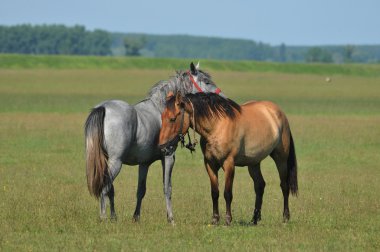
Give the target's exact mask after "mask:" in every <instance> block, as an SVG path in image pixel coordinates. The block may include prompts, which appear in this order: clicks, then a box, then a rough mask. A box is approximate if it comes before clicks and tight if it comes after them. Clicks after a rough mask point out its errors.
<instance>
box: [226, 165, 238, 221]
mask: <svg viewBox="0 0 380 252" xmlns="http://www.w3.org/2000/svg"><path fill="white" fill-rule="evenodd" d="M223 169H224V178H225V182H224V199H225V201H226V225H227V226H229V225H230V224H231V221H232V213H231V203H232V198H233V195H232V186H233V183H234V176H235V166H234V162H233V159H232V158H229V159H226V161H224V164H223Z"/></svg>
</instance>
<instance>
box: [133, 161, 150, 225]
mask: <svg viewBox="0 0 380 252" xmlns="http://www.w3.org/2000/svg"><path fill="white" fill-rule="evenodd" d="M148 170H149V165H139V181H138V185H137V193H136V198H137V202H136V208H135V212H134V214H133V221H135V222H137V221H139V220H140V210H141V203H142V200H143V198H144V196H145V192H146V178H147V175H148Z"/></svg>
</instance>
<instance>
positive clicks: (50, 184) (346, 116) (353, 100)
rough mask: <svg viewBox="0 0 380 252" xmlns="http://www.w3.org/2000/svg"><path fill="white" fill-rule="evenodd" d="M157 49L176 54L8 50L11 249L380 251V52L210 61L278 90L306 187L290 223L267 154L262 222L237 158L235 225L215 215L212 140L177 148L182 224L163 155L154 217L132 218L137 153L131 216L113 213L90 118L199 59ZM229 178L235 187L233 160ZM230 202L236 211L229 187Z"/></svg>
mask: <svg viewBox="0 0 380 252" xmlns="http://www.w3.org/2000/svg"><path fill="white" fill-rule="evenodd" d="M7 57H11V56H7ZM15 57H21V56H15ZM0 58H1V57H0ZM3 59H4V58H3ZM47 59H49V58H48V57H47ZM12 60H13V61H14V62H17V59H12ZM28 60H34V61H35V60H36V59H35V58H33V57H32V58H29V57H26V58H24V61H25V62H27V61H28ZM49 60H51V61H52V62H53V63H54V62H55V61H54V58H53V59H49ZM82 60H83V61H86V60H89V61H91V59H86V58H83V59H82ZM145 61H151V62H150V63H146V64H148V65H149V64H150V65H154V66H158V65H160V64H162V65H163V67H161V69H160V67H152V68H149V67H148V68H147V67H141V68H138V67H125V68H122V67H120V68H119V67H114V68H113V67H112V66H110V67H99V69H98V68H97V67H96V64H93V65H92V63H88V64H89V67H86V65H84V67H79V69H75V67H70V66H66V67H49V66H46V65H43V64H42V63H41V64H39V63H38V60H37V62H36V63H35V65H36V67H35V68H34V67H33V66H34V64H33V65H30V66H28V67H26V66H24V65H23V63H22V60H19V61H18V63H14V64H16V65H18V66H17V67H10V65H9V64H8V65H7V66H6V65H4V64H3V65H1V64H2V63H0V118H1V119H0V199H1V202H0V206H1V207H0V209H1V211H0V251H56V250H64V251H79V250H81V251H83V250H85V251H94V250H96V251H120V250H122V251H131V250H138V251H182V250H185V251H211V250H212V251H218V250H221V251H227V250H228V251H230V250H234V251H256V250H258V251H261V250H265V251H268V250H270V251H272V250H273V251H304V250H305V251H379V250H380V239H379V235H380V214H379V213H380V197H379V192H380V169H379V168H380V167H379V164H380V155H379V150H380V127H379V125H380V75H379V74H376V73H375V72H374V71H373V69H378V68H379V66H378V65H370V66H367V65H357V66H351V65H348V66H341V67H342V68H344V69H350V68H354V69H362V70H360V71H359V72H351V73H346V72H344V71H343V72H340V71H337V70H334V69H329V68H335V67H337V66H335V65H331V66H328V65H326V66H315V67H316V68H317V69H318V68H319V67H321V68H326V69H327V70H326V72H324V71H323V69H322V70H321V72H320V71H319V70H318V71H317V72H313V71H306V70H305V71H304V72H302V71H300V69H312V67H311V66H304V65H293V68H294V69H293V70H287V71H281V70H276V69H275V67H274V68H272V69H271V70H270V71H260V70H257V71H255V70H254V69H253V70H252V71H251V70H250V71H241V70H233V69H230V68H227V69H222V68H221V69H216V68H213V67H210V68H209V67H208V65H207V61H206V62H204V63H203V69H204V70H207V71H208V72H210V73H211V74H212V75H213V77H214V78H213V79H214V80H215V82H216V83H217V84H218V86H219V87H221V89H222V90H223V91H224V93H226V94H227V95H228V96H229V97H230V98H232V99H234V100H236V101H238V102H244V101H247V100H249V99H258V100H272V101H274V102H276V103H278V104H279V105H280V106H281V107H282V108H283V109H284V111H285V112H286V114H287V115H288V117H289V120H290V124H291V129H292V132H293V137H294V140H295V145H296V152H297V158H298V164H299V187H300V192H299V196H298V198H295V197H291V198H290V211H291V220H290V222H289V223H288V224H283V223H282V194H281V190H280V186H279V183H280V181H279V178H278V174H277V171H276V168H275V166H274V164H273V162H272V160H270V159H267V160H265V161H264V162H263V164H262V171H263V175H264V178H265V180H266V183H267V186H266V191H265V194H264V203H263V211H262V214H263V216H262V217H263V220H262V221H261V223H260V224H259V225H258V226H255V227H254V226H250V225H248V224H249V221H250V219H251V217H252V211H253V201H254V193H253V183H252V181H251V179H250V177H249V175H248V171H247V169H246V168H237V170H236V175H235V183H234V200H233V203H232V213H233V224H232V226H231V227H225V226H224V225H223V224H221V225H219V226H210V225H209V223H210V221H211V213H212V205H211V197H210V186H209V179H208V176H207V173H206V171H205V170H204V168H203V164H202V155H201V152H200V150H199V149H198V150H197V152H196V153H195V154H193V156H192V155H191V154H190V153H188V152H187V151H185V150H182V149H180V150H179V151H177V161H176V165H175V168H174V171H173V210H174V216H175V220H176V226H175V227H172V226H170V225H168V224H167V222H166V209H165V202H164V195H163V190H162V171H161V168H160V165H159V163H158V162H157V163H155V164H154V165H153V166H152V167H151V169H150V171H149V174H148V182H147V194H146V196H145V199H144V201H143V205H142V213H141V221H140V223H138V224H137V223H133V222H132V221H131V219H132V214H133V210H134V207H135V201H136V200H135V194H136V187H137V167H128V166H124V167H123V169H122V171H121V173H120V174H119V176H118V177H117V179H116V181H115V190H116V199H115V200H116V210H117V213H118V221H117V222H107V221H106V222H100V221H99V220H98V211H99V209H98V203H97V201H96V200H95V199H94V198H92V197H90V195H89V193H88V191H87V186H86V177H85V164H84V137H83V124H84V121H85V119H86V117H87V115H88V112H89V110H90V108H91V107H92V106H94V105H95V104H97V103H99V102H100V101H103V100H107V99H123V100H126V101H128V102H129V103H135V102H138V101H140V100H141V99H143V98H144V97H145V95H146V93H147V91H148V90H149V88H150V87H151V86H152V85H153V84H154V83H156V82H157V81H158V80H161V79H168V78H169V77H170V76H172V75H174V69H177V68H182V69H184V68H186V67H187V65H188V62H187V61H185V60H184V61H179V62H177V63H175V64H176V65H175V67H173V68H171V67H168V66H167V65H165V63H166V61H159V60H147V59H145ZM53 63H52V64H53ZM216 63H217V62H216ZM216 63H215V64H216ZM102 64H105V63H104V62H103V63H102ZM201 64H202V63H201ZM221 64H222V63H221ZM255 64H257V65H259V66H260V67H262V68H265V64H267V63H265V64H264V66H263V65H260V64H259V63H255ZM243 65H244V64H243ZM173 66H174V65H173ZM266 67H268V66H266ZM269 67H273V66H271V65H270V64H269ZM279 67H281V65H279ZM285 67H287V68H291V66H285ZM355 71H358V70H355ZM368 72H370V73H371V74H368ZM327 75H328V76H329V77H331V78H332V81H331V82H329V83H327V82H325V78H326V76H327ZM219 177H220V189H221V190H223V172H222V171H221V172H220V174H219ZM219 203H220V210H221V214H222V220H223V219H224V210H225V204H224V199H223V196H222V194H221V197H220V199H219ZM222 223H223V222H222Z"/></svg>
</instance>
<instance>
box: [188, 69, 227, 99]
mask: <svg viewBox="0 0 380 252" xmlns="http://www.w3.org/2000/svg"><path fill="white" fill-rule="evenodd" d="M187 73H188V74H189V78H190V81H191V82H192V83H193V85H194V87H195V88H196V89H197V90H198V92H199V93H203V90H202V88H201V87H200V86H199V85H198V83H197V82H196V81H195V80H194V77H193V75H192V74H191V73H190V71H187ZM220 92H222V90H221V89H220V88H218V87H217V88H216V89H215V92H214V93H215V94H219V93H220Z"/></svg>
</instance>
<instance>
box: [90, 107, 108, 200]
mask: <svg viewBox="0 0 380 252" xmlns="http://www.w3.org/2000/svg"><path fill="white" fill-rule="evenodd" d="M105 114H106V109H105V108H104V107H103V106H100V107H96V108H94V109H92V111H91V113H90V115H89V116H88V118H87V120H86V123H85V126H84V134H85V140H86V175H87V186H88V190H89V191H90V194H91V195H94V196H95V197H96V198H99V197H100V195H101V193H102V190H103V187H104V186H105V185H107V184H108V183H107V182H108V179H109V171H108V165H107V161H108V154H107V151H106V149H105V147H104V116H105Z"/></svg>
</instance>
